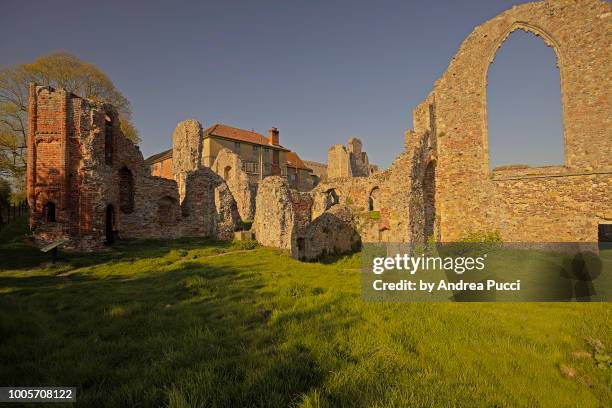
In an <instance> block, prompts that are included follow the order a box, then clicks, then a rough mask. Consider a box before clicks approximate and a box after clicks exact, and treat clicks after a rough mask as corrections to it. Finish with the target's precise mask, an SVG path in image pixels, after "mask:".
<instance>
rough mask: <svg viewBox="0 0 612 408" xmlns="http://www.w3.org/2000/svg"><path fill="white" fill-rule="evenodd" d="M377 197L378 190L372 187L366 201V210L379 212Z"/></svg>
mask: <svg viewBox="0 0 612 408" xmlns="http://www.w3.org/2000/svg"><path fill="white" fill-rule="evenodd" d="M379 195H380V189H379V188H378V187H374V188H373V189H372V191H370V197H369V199H368V209H369V210H370V211H380V203H379Z"/></svg>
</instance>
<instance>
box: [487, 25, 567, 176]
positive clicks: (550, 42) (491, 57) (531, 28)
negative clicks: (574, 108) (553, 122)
mask: <svg viewBox="0 0 612 408" xmlns="http://www.w3.org/2000/svg"><path fill="white" fill-rule="evenodd" d="M516 31H523V32H525V33H530V34H533V35H534V36H535V37H538V38H540V39H542V41H543V42H544V44H546V45H547V46H548V47H550V48H551V49H552V50H553V52H554V54H555V57H556V64H557V67H558V69H559V81H560V89H561V122H562V124H563V123H564V122H565V115H566V112H565V107H566V106H567V103H566V102H567V101H566V100H564V97H565V96H566V92H564V91H563V90H564V79H563V78H564V76H563V74H564V71H565V68H564V67H565V63H564V58H563V54H562V53H561V48H560V47H559V45H558V44H557V42H556V41H555V40H554V38H553V37H552V36H551V35H550V34H548V33H547V32H546V31H545V30H544V29H542V28H540V27H538V26H536V25H533V24H529V23H526V22H521V21H517V22H515V23H513V24H512V25H511V26H510V27H508V29H507V30H505V31H504V33H503V34H502V35H501V36H500V37H499V39H498V40H497V41H496V43H495V45H494V46H492V47H491V50H489V51H488V53H487V56H488V57H487V59H486V60H485V61H484V62H485V64H484V71H483V74H482V75H483V78H482V83H483V88H482V108H483V116H482V118H483V123H482V145H483V146H484V149H485V151H486V154H485V155H484V160H485V167H486V169H487V171H488V169H489V168H490V167H491V166H490V155H489V141H490V134H489V118H488V116H489V115H488V96H487V92H488V79H489V71H490V69H491V65H492V64H493V62H494V61H495V57H496V56H497V53H498V51H499V50H500V48H502V47H503V45H504V43H505V42H506V40H508V38H509V37H510V36H511V35H512V33H514V32H516ZM563 146H564V155H563V161H564V164H565V163H567V146H566V143H565V129H563Z"/></svg>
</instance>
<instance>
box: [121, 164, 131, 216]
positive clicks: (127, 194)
mask: <svg viewBox="0 0 612 408" xmlns="http://www.w3.org/2000/svg"><path fill="white" fill-rule="evenodd" d="M119 209H120V210H121V212H122V213H125V214H130V213H132V212H133V211H134V177H133V176H132V172H131V171H130V170H129V169H128V168H127V167H123V168H122V169H121V170H119Z"/></svg>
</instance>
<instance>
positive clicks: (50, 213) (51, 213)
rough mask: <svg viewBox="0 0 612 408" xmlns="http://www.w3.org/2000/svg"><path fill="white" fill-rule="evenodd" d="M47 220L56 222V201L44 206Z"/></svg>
mask: <svg viewBox="0 0 612 408" xmlns="http://www.w3.org/2000/svg"><path fill="white" fill-rule="evenodd" d="M43 213H44V217H45V221H46V222H55V203H53V202H51V201H49V202H47V203H46V204H45V205H44V207H43Z"/></svg>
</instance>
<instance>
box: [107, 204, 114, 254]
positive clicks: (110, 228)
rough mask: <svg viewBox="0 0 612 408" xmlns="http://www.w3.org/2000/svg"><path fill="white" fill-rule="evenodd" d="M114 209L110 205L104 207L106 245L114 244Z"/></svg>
mask: <svg viewBox="0 0 612 408" xmlns="http://www.w3.org/2000/svg"><path fill="white" fill-rule="evenodd" d="M114 227H115V209H114V208H113V205H112V204H109V205H107V206H106V242H105V244H106V245H111V244H113V243H114V242H115V228H114Z"/></svg>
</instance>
